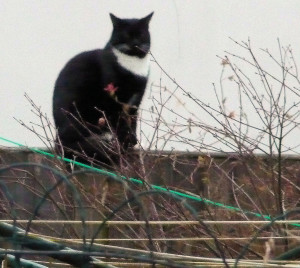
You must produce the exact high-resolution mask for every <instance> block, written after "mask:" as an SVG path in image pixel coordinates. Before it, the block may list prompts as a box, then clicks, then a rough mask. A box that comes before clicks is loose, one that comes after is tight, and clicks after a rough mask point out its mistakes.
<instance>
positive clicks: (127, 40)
mask: <svg viewBox="0 0 300 268" xmlns="http://www.w3.org/2000/svg"><path fill="white" fill-rule="evenodd" d="M152 15H153V12H152V13H150V14H149V15H148V16H146V17H145V18H142V19H120V18H117V17H116V16H115V15H113V14H111V13H110V17H111V21H112V24H113V32H112V35H111V39H110V41H109V43H110V45H111V46H113V47H114V48H116V49H118V50H119V51H121V52H122V53H125V54H127V55H131V56H137V57H140V58H143V57H145V56H146V54H147V53H148V52H149V50H150V33H149V22H150V20H151V17H152Z"/></svg>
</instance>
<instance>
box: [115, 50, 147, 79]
mask: <svg viewBox="0 0 300 268" xmlns="http://www.w3.org/2000/svg"><path fill="white" fill-rule="evenodd" d="M112 51H113V53H114V55H115V56H116V58H117V61H118V63H119V65H121V66H122V67H123V68H124V69H126V70H127V71H129V72H131V73H133V74H135V75H139V76H144V77H147V76H148V74H149V66H150V55H148V54H147V55H146V56H145V57H144V58H139V57H136V56H129V55H126V54H124V53H122V52H121V51H120V50H118V49H116V48H112Z"/></svg>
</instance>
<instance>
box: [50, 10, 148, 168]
mask: <svg viewBox="0 0 300 268" xmlns="http://www.w3.org/2000/svg"><path fill="white" fill-rule="evenodd" d="M152 15H153V13H151V14H149V15H148V16H146V17H145V18H142V19H120V18H117V17H116V16H114V15H113V14H110V17H111V20H112V24H113V32H112V35H111V38H110V40H109V42H108V43H107V45H106V46H105V48H104V49H98V50H93V51H87V52H83V53H81V54H79V55H77V56H75V57H74V58H72V59H71V60H70V61H69V62H68V63H67V64H66V66H65V67H64V68H63V69H62V71H61V72H60V74H59V76H58V78H57V81H56V83H55V88H54V94H53V115H54V122H55V125H56V127H57V132H58V137H57V141H56V143H57V144H59V145H58V146H57V148H60V145H62V146H63V148H64V153H65V157H67V158H70V159H73V158H74V156H76V160H77V161H84V162H87V159H89V160H91V159H94V160H97V161H100V162H102V163H106V164H110V163H111V161H113V160H115V159H117V157H115V156H116V155H119V154H120V153H123V152H126V151H127V150H128V149H129V148H132V147H133V146H134V145H135V144H136V143H137V140H136V121H137V109H138V107H139V105H140V103H141V100H142V98H143V95H144V92H145V88H146V84H147V80H148V73H149V63H150V58H149V57H150V55H149V54H148V52H149V49H150V33H149V29H148V28H149V27H148V26H149V21H150V19H151V17H152Z"/></svg>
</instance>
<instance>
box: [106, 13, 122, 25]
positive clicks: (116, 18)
mask: <svg viewBox="0 0 300 268" xmlns="http://www.w3.org/2000/svg"><path fill="white" fill-rule="evenodd" d="M109 16H110V19H111V22H112V24H113V25H114V26H115V25H117V24H118V23H119V22H120V19H119V18H118V17H116V16H115V15H114V14H112V13H109Z"/></svg>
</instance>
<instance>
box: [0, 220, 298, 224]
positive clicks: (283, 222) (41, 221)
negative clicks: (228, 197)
mask: <svg viewBox="0 0 300 268" xmlns="http://www.w3.org/2000/svg"><path fill="white" fill-rule="evenodd" d="M1 222H4V223H14V222H15V223H27V224H28V223H31V224H82V223H83V222H82V221H78V220H74V221H68V220H32V221H29V220H16V221H14V220H0V223H1ZM270 222H271V221H202V223H204V224H207V225H214V224H215V225H219V224H222V225H227V224H228V225H231V224H237V225H238V224H243V225H246V224H258V225H264V224H268V223H270ZM102 223H105V224H106V225H145V224H146V223H147V224H149V225H200V224H201V223H200V222H199V221H148V222H146V221H106V222H104V221H84V224H86V225H96V224H102ZM288 223H300V220H280V221H274V222H273V224H288Z"/></svg>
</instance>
